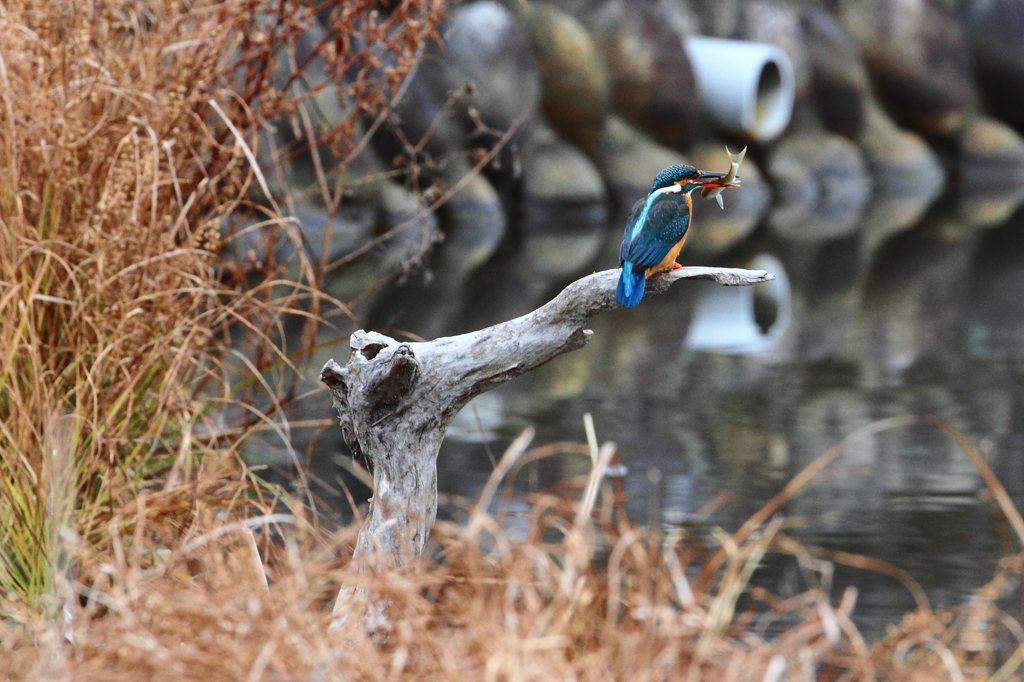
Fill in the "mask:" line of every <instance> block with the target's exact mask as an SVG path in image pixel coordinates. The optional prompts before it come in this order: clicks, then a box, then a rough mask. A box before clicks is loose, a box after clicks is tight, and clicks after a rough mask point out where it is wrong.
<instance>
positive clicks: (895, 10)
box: [837, 0, 976, 136]
mask: <svg viewBox="0 0 1024 682" xmlns="http://www.w3.org/2000/svg"><path fill="white" fill-rule="evenodd" d="M837 9H838V14H839V16H840V18H841V19H842V20H843V22H844V23H845V24H846V27H847V29H848V30H849V31H850V33H851V34H852V35H853V37H854V38H855V39H856V40H857V42H858V43H859V44H860V48H861V51H862V52H863V54H864V57H865V59H866V62H867V67H868V71H869V73H870V74H871V79H872V81H873V83H874V86H875V89H876V90H877V92H878V96H879V98H880V99H881V100H882V102H883V103H884V104H885V105H886V107H887V109H888V110H889V111H890V113H892V115H893V116H894V118H896V120H897V122H899V123H900V124H902V125H906V126H908V127H910V128H912V129H914V130H916V131H918V132H920V133H923V134H925V135H937V136H949V135H953V134H955V133H957V132H958V131H959V130H960V129H961V128H963V126H964V124H965V123H966V121H967V115H968V113H969V112H970V111H971V109H972V108H973V107H974V106H975V102H976V95H975V91H974V81H973V72H972V69H971V62H970V53H969V51H968V48H967V38H966V35H965V33H964V30H963V27H962V26H961V25H960V23H959V21H957V19H956V17H954V16H953V15H952V14H951V13H949V12H948V11H947V10H945V9H942V8H940V7H938V6H937V5H935V4H933V3H932V2H929V0H903V1H902V2H891V0H839V2H838V7H837Z"/></svg>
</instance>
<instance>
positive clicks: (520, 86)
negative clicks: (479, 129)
mask: <svg viewBox="0 0 1024 682" xmlns="http://www.w3.org/2000/svg"><path fill="white" fill-rule="evenodd" d="M443 37H444V51H443V52H442V53H441V58H442V60H443V64H444V67H445V68H444V70H443V78H444V84H445V86H446V89H447V90H449V91H454V90H457V89H458V88H459V87H461V86H462V85H463V84H465V83H466V82H470V83H472V84H473V92H472V94H471V95H469V96H468V97H466V98H464V99H463V101H462V106H461V107H460V108H462V109H463V110H465V108H467V107H469V106H472V107H473V109H475V110H476V112H477V113H479V115H480V119H481V120H482V121H483V122H484V123H485V124H487V125H488V126H489V127H491V128H495V129H497V130H507V129H508V128H509V127H510V126H511V125H512V123H513V122H514V121H516V120H517V119H519V118H520V117H523V116H525V117H527V118H532V117H533V116H534V115H535V113H536V112H537V110H538V108H539V106H540V74H539V73H538V71H537V63H536V61H535V60H534V58H533V54H532V53H531V51H530V42H529V38H528V37H527V35H526V32H525V31H524V30H523V29H522V28H521V27H520V26H519V23H518V20H517V18H516V17H515V15H514V14H513V13H512V12H510V11H509V10H507V9H505V8H504V7H503V6H502V5H500V4H498V3H497V2H492V1H491V0H484V1H482V2H474V3H472V4H468V5H463V6H462V7H460V8H458V9H457V10H455V12H454V13H453V14H452V16H451V18H450V19H449V20H448V23H447V26H446V28H445V31H444V36H443Z"/></svg>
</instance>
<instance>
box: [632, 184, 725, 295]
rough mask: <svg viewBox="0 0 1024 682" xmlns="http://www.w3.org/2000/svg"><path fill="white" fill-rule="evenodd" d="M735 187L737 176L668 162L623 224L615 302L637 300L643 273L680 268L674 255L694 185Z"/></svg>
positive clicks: (686, 226)
mask: <svg viewBox="0 0 1024 682" xmlns="http://www.w3.org/2000/svg"><path fill="white" fill-rule="evenodd" d="M729 180H732V182H729ZM738 186H739V179H738V178H726V174H725V173H714V172H712V171H702V170H697V169H696V168H694V167H693V166H683V165H680V166H669V167H668V168H666V169H665V170H663V171H661V172H660V173H658V175H657V177H655V178H654V184H653V185H651V191H650V193H649V194H648V195H647V198H646V199H641V200H640V201H638V202H636V205H634V206H633V211H632V213H631V214H630V216H629V221H628V222H627V223H626V233H625V235H623V237H622V248H621V249H619V263H620V264H621V265H622V273H621V274H620V275H619V286H618V287H617V288H616V289H615V302H616V303H618V304H619V305H624V306H634V305H636V304H638V303H639V302H640V299H641V298H643V296H644V287H645V286H646V284H647V278H648V277H650V276H651V275H653V274H654V273H656V272H659V271H661V270H672V269H675V268H678V267H680V266H679V264H678V263H676V258H677V257H678V256H679V250H680V249H682V248H683V242H685V241H686V236H687V235H688V234H689V232H690V216H691V214H692V213H693V200H692V199H691V198H690V192H692V191H693V190H695V189H697V188H698V187H701V188H704V187H706V188H709V189H710V188H713V187H738Z"/></svg>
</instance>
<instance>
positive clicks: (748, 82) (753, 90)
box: [683, 36, 795, 141]
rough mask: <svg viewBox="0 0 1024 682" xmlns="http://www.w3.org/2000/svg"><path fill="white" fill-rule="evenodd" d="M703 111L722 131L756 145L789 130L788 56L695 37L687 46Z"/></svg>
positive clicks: (744, 43) (741, 42)
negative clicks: (750, 140) (746, 139)
mask: <svg viewBox="0 0 1024 682" xmlns="http://www.w3.org/2000/svg"><path fill="white" fill-rule="evenodd" d="M683 46H684V47H685V48H686V54H687V56H688V57H689V58H690V64H691V65H692V67H693V75H694V78H695V79H696V81H697V96H698V97H699V98H700V102H701V107H703V109H704V111H705V112H706V113H707V114H708V116H710V117H711V119H712V120H714V122H715V123H717V124H718V125H719V126H721V127H722V128H724V129H726V130H728V131H730V132H733V133H738V134H740V135H744V136H746V137H750V138H752V139H754V140H757V141H766V140H771V139H772V138H774V137H776V136H777V135H778V134H779V133H781V132H782V131H783V130H784V129H785V128H786V126H787V125H789V117H790V116H791V115H792V113H793V99H794V97H795V86H794V77H793V63H792V62H791V61H790V60H789V56H788V55H787V54H786V53H785V52H783V51H782V50H780V49H779V48H777V47H775V46H774V45H766V44H764V43H751V42H747V41H744V40H723V39H721V38H705V37H701V36H694V37H690V38H686V39H684V40H683Z"/></svg>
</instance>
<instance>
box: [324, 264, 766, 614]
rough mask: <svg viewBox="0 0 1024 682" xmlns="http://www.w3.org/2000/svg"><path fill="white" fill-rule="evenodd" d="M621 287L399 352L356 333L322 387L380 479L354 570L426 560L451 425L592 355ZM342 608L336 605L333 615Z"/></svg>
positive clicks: (607, 279) (567, 295)
mask: <svg viewBox="0 0 1024 682" xmlns="http://www.w3.org/2000/svg"><path fill="white" fill-rule="evenodd" d="M618 277H619V271H618V270H605V271H603V272H598V273H595V274H593V275H589V276H587V277H583V278H582V279H579V280H577V281H575V282H573V283H572V284H570V285H569V286H567V287H566V288H565V289H564V290H563V291H562V292H561V293H560V294H559V295H558V296H556V297H555V298H554V299H553V300H552V301H551V302H549V303H548V304H546V305H544V306H541V307H540V308H538V309H537V310H534V311H533V312H532V313H528V314H526V315H523V316H522V317H518V318H516V319H514V320H510V321H508V322H503V323H501V324H497V325H494V326H493V327H488V328H486V329H481V330H480V331H476V332H472V333H469V334H462V335H461V336H452V337H446V338H440V339H436V340H434V341H427V342H424V343H399V342H398V341H396V340H394V339H392V338H390V337H387V336H384V335H382V334H377V333H375V332H366V331H357V332H355V333H354V334H353V335H352V338H351V341H350V345H351V349H352V351H351V355H350V356H349V360H348V364H347V365H346V366H345V367H344V368H342V367H341V366H340V365H338V363H337V362H335V361H334V360H328V361H327V364H326V365H324V368H323V371H322V372H321V373H320V380H321V381H323V382H324V383H325V384H326V385H327V387H328V388H329V389H330V392H331V396H332V397H333V399H334V406H335V407H336V408H337V410H338V415H339V417H340V419H341V428H342V433H343V435H344V438H345V443H346V444H347V445H348V447H349V448H350V449H351V450H352V453H353V454H354V455H355V456H356V457H358V458H359V459H360V460H361V461H362V462H363V463H364V465H366V466H368V468H370V469H371V470H372V472H373V485H374V494H373V500H372V501H371V503H370V510H369V514H368V516H367V518H366V521H365V523H364V524H363V527H362V529H361V530H360V532H359V539H358V540H357V542H356V549H355V557H356V559H357V566H359V567H363V568H365V567H367V566H375V567H380V568H392V567H400V566H403V565H404V564H405V563H406V561H407V560H408V559H409V558H410V557H413V556H417V555H419V554H420V553H421V552H422V551H423V547H424V544H425V543H426V540H427V535H428V533H429V532H430V529H431V527H432V526H433V524H434V517H435V515H436V513H437V468H436V466H435V462H436V459H437V452H438V449H439V448H440V446H441V441H442V439H443V438H444V435H445V432H446V431H447V430H448V425H449V424H450V423H451V421H452V418H453V417H454V416H455V414H456V413H457V412H458V411H459V410H460V409H461V408H462V407H463V406H464V405H465V404H466V403H467V402H469V400H470V399H471V398H473V397H474V396H477V395H479V394H481V393H483V392H484V391H488V390H490V389H492V388H494V387H495V386H498V385H499V384H502V383H504V382H506V381H508V380H509V379H512V378H513V377H517V376H519V375H520V374H523V373H525V372H529V371H530V370H532V369H534V368H536V367H539V366H540V365H543V364H544V363H546V362H548V361H549V360H553V359H554V358H556V357H558V356H559V355H561V354H562V353H567V352H569V351H573V350H577V349H578V348H582V347H583V346H584V345H586V343H587V341H588V340H589V339H590V336H591V334H592V333H593V332H591V331H590V330H588V329H584V328H583V327H584V325H586V323H587V321H588V320H589V319H590V318H591V317H592V316H593V315H596V314H597V313H600V312H602V311H605V310H612V309H613V308H617V307H619V306H618V304H617V303H615V285H616V283H617V281H618ZM774 278H775V277H774V275H771V274H769V273H767V272H765V271H763V270H740V269H735V268H707V267H687V268H680V269H677V270H671V271H667V272H664V273H660V274H658V275H655V276H654V277H652V278H651V279H650V280H649V281H648V284H647V293H648V294H657V293H661V292H662V291H664V290H666V289H667V288H668V286H669V285H670V284H671V283H672V282H675V281H676V280H680V279H707V280H712V281H715V282H718V283H719V284H724V285H727V286H742V285H750V284H757V283H759V282H767V281H770V280H772V279H774ZM342 592H343V593H345V592H346V590H344V589H343V590H342ZM342 601H345V600H344V599H342V595H339V600H338V604H337V605H336V607H335V612H336V613H337V612H338V606H341V602H342Z"/></svg>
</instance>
